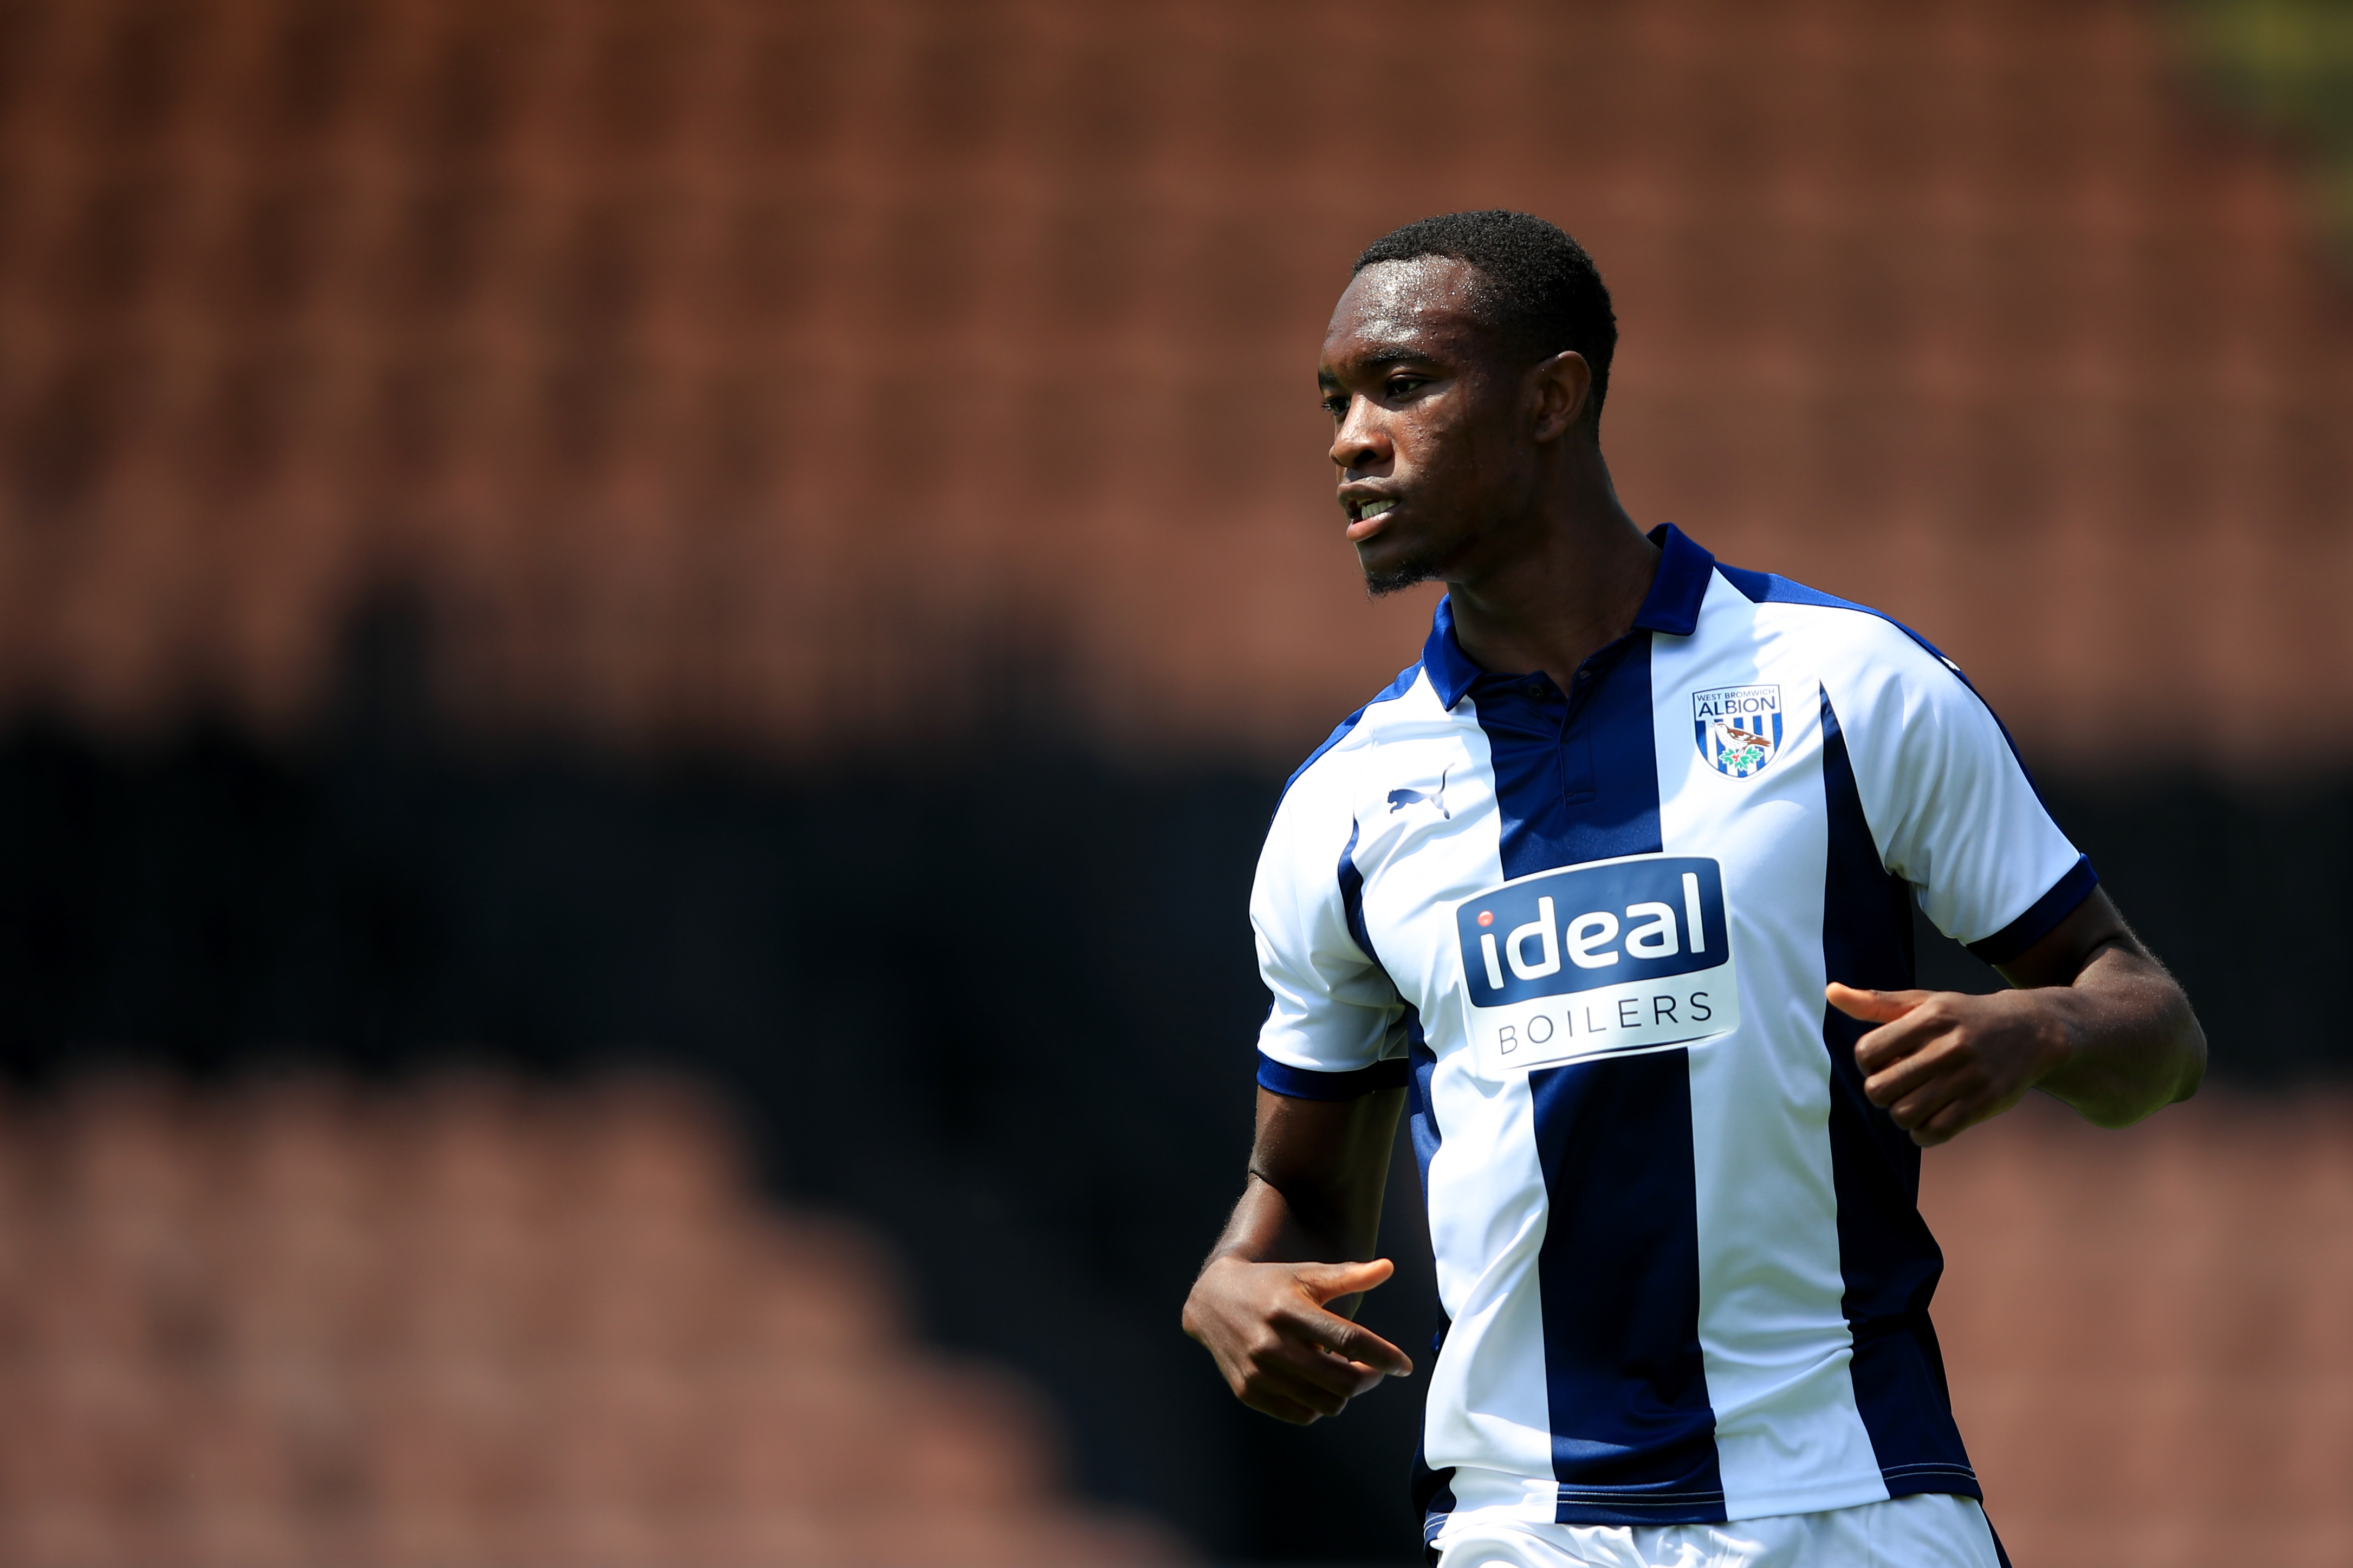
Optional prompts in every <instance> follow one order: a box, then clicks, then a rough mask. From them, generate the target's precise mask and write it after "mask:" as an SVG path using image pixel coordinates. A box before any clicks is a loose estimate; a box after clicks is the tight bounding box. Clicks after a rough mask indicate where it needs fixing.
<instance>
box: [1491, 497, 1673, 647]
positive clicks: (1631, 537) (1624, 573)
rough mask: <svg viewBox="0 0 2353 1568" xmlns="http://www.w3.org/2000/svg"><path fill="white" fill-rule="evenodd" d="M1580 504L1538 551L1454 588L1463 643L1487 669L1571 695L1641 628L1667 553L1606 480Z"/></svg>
mask: <svg viewBox="0 0 2353 1568" xmlns="http://www.w3.org/2000/svg"><path fill="white" fill-rule="evenodd" d="M1577 502H1578V504H1572V505H1564V506H1561V507H1559V508H1557V509H1556V510H1554V511H1553V513H1552V515H1551V516H1550V517H1548V518H1547V519H1546V521H1545V523H1544V524H1543V526H1542V527H1541V528H1539V529H1537V530H1535V531H1534V532H1535V540H1534V548H1532V549H1528V550H1525V551H1522V552H1517V553H1515V554H1514V555H1513V556H1512V558H1511V559H1510V560H1509V561H1508V562H1506V563H1503V564H1501V565H1498V566H1496V567H1494V568H1493V569H1492V570H1489V571H1485V572H1482V573H1481V574H1479V575H1478V576H1477V578H1476V579H1475V580H1466V581H1463V582H1457V583H1449V584H1447V595H1448V597H1449V598H1450V599H1451V601H1452V604H1453V607H1454V637H1455V640H1456V641H1457V642H1459V643H1460V644H1461V646H1462V651H1463V653H1464V654H1465V655H1467V656H1468V657H1469V658H1470V659H1471V662H1472V663H1473V664H1475V665H1477V666H1479V668H1482V669H1485V670H1489V671H1491V672H1493V673H1494V674H1498V675H1531V674H1535V673H1536V672H1537V671H1542V672H1543V673H1545V674H1546V675H1548V676H1550V677H1552V679H1553V680H1554V682H1555V683H1556V684H1557V685H1559V686H1560V687H1561V688H1563V689H1567V686H1568V684H1569V681H1570V680H1571V679H1572V678H1573V677H1574V676H1575V674H1576V671H1577V666H1579V665H1581V664H1583V663H1584V662H1585V661H1586V660H1587V659H1588V658H1591V657H1592V656H1593V655H1594V654H1596V653H1599V651H1600V650H1601V649H1603V648H1605V647H1609V645H1610V644H1611V643H1613V642H1616V641H1617V640H1618V639H1619V638H1620V637H1624V636H1625V635H1626V634H1627V633H1628V632H1629V631H1630V630H1631V629H1632V628H1633V625H1634V617H1635V616H1637V615H1639V614H1640V613H1641V608H1642V601H1643V599H1644V597H1645V596H1646V595H1649V593H1650V591H1651V580H1652V579H1653V578H1655V577H1656V576H1657V575H1658V574H1659V553H1660V552H1659V547H1658V546H1657V545H1655V544H1653V543H1651V542H1650V541H1649V540H1648V539H1646V538H1644V537H1643V535H1642V531H1641V530H1640V529H1639V528H1637V527H1636V526H1635V525H1634V520H1633V519H1632V518H1630V517H1629V516H1627V515H1626V510H1625V508H1623V507H1621V506H1620V505H1619V504H1618V497H1617V495H1616V494H1615V493H1614V492H1613V491H1612V490H1610V489H1609V484H1608V481H1607V479H1604V480H1603V481H1602V484H1601V486H1600V487H1599V493H1598V494H1595V493H1592V492H1590V491H1588V493H1586V494H1584V495H1582V496H1579V497H1578V498H1577Z"/></svg>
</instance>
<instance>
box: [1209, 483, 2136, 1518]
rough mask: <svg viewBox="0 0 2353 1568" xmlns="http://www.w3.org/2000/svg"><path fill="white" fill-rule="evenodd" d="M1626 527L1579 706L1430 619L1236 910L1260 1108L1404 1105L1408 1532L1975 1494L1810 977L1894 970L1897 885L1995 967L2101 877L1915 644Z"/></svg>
mask: <svg viewBox="0 0 2353 1568" xmlns="http://www.w3.org/2000/svg"><path fill="white" fill-rule="evenodd" d="M1652 537H1653V538H1654V539H1655V540H1657V541H1658V542H1660V544H1661V545H1662V558H1661V561H1660V564H1659V572H1658V577H1657V580H1656V581H1655V583H1654V584H1653V585H1652V587H1651V592H1650V594H1649V595H1648V597H1647V598H1646V600H1645V601H1644V603H1643V605H1642V608H1641V614H1640V615H1639V616H1637V617H1636V619H1635V622H1634V629H1633V630H1632V631H1631V632H1630V634H1629V635H1628V636H1627V637H1623V638H1621V639H1620V640H1619V641H1618V642H1616V643H1614V644H1612V645H1610V646H1609V647H1606V648H1604V649H1602V650H1601V651H1600V652H1599V653H1597V654H1595V655H1594V656H1593V657H1592V658H1589V659H1588V660H1587V661H1586V663H1585V665H1584V666H1583V667H1582V668H1579V669H1578V670H1577V673H1576V676H1575V678H1574V679H1572V680H1571V681H1570V683H1569V689H1567V690H1566V691H1564V690H1562V689H1559V688H1558V687H1556V686H1555V685H1554V683H1553V682H1552V681H1551V680H1549V679H1546V678H1545V677H1543V676H1505V675H1493V674H1489V673H1486V672H1484V671H1482V670H1481V669H1479V668H1477V667H1476V666H1474V665H1472V663H1471V662H1470V661H1469V659H1467V658H1465V657H1464V655H1463V653H1462V650H1461V646H1460V645H1459V644H1458V643H1457V642H1456V640H1455V637H1454V633H1453V626H1452V620H1451V612H1450V610H1449V607H1448V605H1446V604H1444V603H1440V605H1439V607H1438V613H1437V616H1436V621H1435V625H1434V626H1433V627H1432V629H1431V631H1430V639H1429V642H1428V644H1427V645H1426V646H1425V647H1424V649H1423V652H1422V657H1421V659H1420V661H1419V663H1418V664H1416V665H1414V666H1413V667H1412V668H1409V669H1407V670H1406V671H1405V672H1404V673H1403V674H1402V675H1400V676H1399V677H1398V679H1397V681H1396V683H1395V684H1394V685H1392V686H1391V687H1390V688H1389V689H1388V690H1386V691H1384V692H1382V693H1381V694H1380V696H1378V697H1377V698H1376V699H1375V700H1373V701H1372V702H1370V703H1368V704H1367V705H1366V707H1365V708H1364V709H1362V710H1360V711H1358V712H1357V713H1356V714H1355V715H1353V716H1352V717H1351V718H1350V719H1349V720H1348V721H1346V722H1345V723H1344V724H1342V725H1341V726H1340V728H1339V729H1338V730H1337V731H1335V733H1334V734H1333V736H1332V738H1331V739H1330V740H1328V741H1326V742H1324V745H1323V747H1322V748H1320V749H1319V750H1318V751H1317V752H1315V754H1314V756H1313V757H1311V758H1309V760H1308V762H1307V763H1306V764H1305V765H1304V766H1303V767H1302V768H1301V769H1300V771H1299V772H1298V773H1296V774H1294V775H1293V778H1292V780H1291V783H1290V784H1289V785H1288V786H1287V787H1286V789H1285V792H1284V795H1283V798H1282V805H1280V806H1279V807H1278V809H1277V811H1276V813H1275V818H1274V823H1273V826H1272V827H1271V830H1270V832H1269V834H1268V837H1267V843H1266V848H1265V851H1264V853H1263V855H1262V856H1261V859H1260V862H1259V869H1258V879H1257V885H1256V888H1255V889H1254V890H1253V892H1252V894H1251V900H1250V918H1251V922H1252V924H1253V925H1254V927H1255V928H1256V931H1257V937H1258V950H1259V962H1260V967H1261V973H1262V974H1263V977H1264V979H1265V982H1266V984H1267V986H1268V988H1269V990H1271V992H1272V994H1273V997H1274V1005H1273V1007H1272V1010H1271V1013H1270V1014H1269V1016H1268V1018H1267V1021H1266V1025H1265V1027H1264V1029H1263V1031H1262V1033H1261V1037H1260V1042H1259V1050H1260V1070H1259V1081H1260V1083H1261V1084H1262V1085H1263V1086H1265V1087H1266V1088H1267V1089H1271V1090H1273V1091H1274V1092H1276V1093H1278V1094H1284V1095H1291V1096H1295V1097H1301V1098H1308V1099H1342V1098H1347V1097H1350V1096H1353V1095H1356V1094H1361V1093H1364V1092H1366V1091H1367V1090H1370V1089H1377V1088H1383V1087H1393V1086H1398V1085H1403V1086H1405V1087H1406V1088H1407V1089H1409V1110H1410V1115H1411V1119H1412V1134H1413V1142H1414V1147H1415V1150H1416V1152H1417V1153H1418V1155H1419V1161H1420V1165H1421V1174H1422V1183H1423V1191H1424V1193H1425V1194H1426V1195H1427V1197H1428V1200H1429V1210H1430V1240H1431V1243H1432V1247H1433V1249H1434V1251H1435V1253H1436V1261H1437V1274H1438V1288H1439V1295H1440V1301H1441V1304H1442V1305H1443V1307H1444V1310H1445V1314H1446V1319H1447V1328H1446V1331H1445V1333H1444V1336H1443V1342H1442V1345H1441V1346H1440V1351H1439V1354H1438V1358H1437V1362H1436V1364H1435V1366H1434V1368H1432V1369H1431V1371H1430V1384H1429V1410H1428V1415H1427V1417H1426V1419H1425V1423H1424V1429H1423V1444H1422V1454H1423V1459H1422V1463H1421V1465H1420V1466H1419V1467H1418V1468H1417V1474H1418V1476H1419V1479H1420V1483H1421V1489H1422V1491H1423V1493H1424V1498H1425V1507H1426V1509H1427V1510H1428V1514H1429V1522H1430V1529H1431V1531H1433V1532H1435V1531H1437V1530H1438V1529H1439V1528H1440V1525H1442V1523H1443V1521H1444V1519H1445V1517H1446V1515H1447V1514H1448V1513H1449V1511H1450V1510H1454V1509H1458V1508H1461V1509H1470V1508H1473V1507H1476V1508H1482V1509H1491V1508H1496V1507H1513V1508H1523V1509H1525V1514H1526V1517H1528V1518H1530V1519H1541V1520H1550V1521H1557V1522H1561V1523H1634V1524H1658V1523H1666V1522H1678V1521H1682V1522H1707V1521H1725V1520H1739V1519H1753V1518H1759V1517H1763V1516H1767V1515H1772V1514H1787V1513H1808V1512H1813V1511H1817V1510H1826V1509H1835V1508H1844V1507H1849V1506H1852V1505H1855V1504H1860V1503H1866V1502H1873V1501H1876V1500H1883V1499H1885V1498H1889V1497H1901V1496H1905V1495H1907V1494H1912V1493H1918V1492H1947V1493H1958V1494H1963V1495H1966V1496H1970V1497H1976V1496H1978V1495H1979V1493H1978V1484H1977V1479H1976V1476H1975V1474H1974V1472H1972V1470H1971V1469H1970V1468H1969V1463H1968V1456H1967V1454H1966V1453H1965V1452H1964V1450H1963V1448H1962V1446H1961V1440H1960V1435H1959V1433H1958V1431H1957V1428H1956V1427H1955V1426H1954V1423H1953V1417H1952V1411H1951V1405H1950V1402H1949V1400H1948V1399H1947V1394H1946V1390H1945V1376H1944V1368H1943V1363H1942V1361H1941V1358H1940V1357H1939V1355H1938V1352H1937V1348H1936V1333H1935V1331H1934V1330H1933V1329H1932V1328H1931V1326H1930V1324H1929V1321H1928V1300H1929V1297H1930V1295H1931V1294H1932V1293H1933V1291H1934V1290H1935V1289H1936V1279H1937V1277H1938V1275H1939V1273H1940V1272H1941V1270H1942V1268H1943V1259H1942V1257H1941V1255H1940V1254H1939V1253H1938V1251H1937V1249H1936V1242H1935V1240H1934V1238H1933V1237H1930V1235H1929V1234H1928V1230H1927V1227H1926V1225H1924V1224H1923V1223H1922V1221H1921V1218H1920V1215H1919V1211H1918V1207H1917V1203H1916V1199H1917V1194H1918V1189H1919V1168H1920V1166H1919V1151H1918V1150H1917V1148H1916V1147H1915V1145H1914V1144H1913V1142H1912V1141H1911V1139H1910V1138H1909V1137H1908V1136H1907V1135H1906V1134H1905V1132H1904V1131H1902V1130H1900V1129H1899V1128H1897V1127H1896V1126H1895V1125H1894V1122H1893V1121H1890V1120H1889V1118H1888V1117H1887V1115H1886V1113H1885V1112H1884V1111H1882V1110H1876V1109H1874V1108H1873V1106H1872V1105H1871V1104H1870V1102H1869V1101H1868V1100H1865V1099H1864V1097H1863V1092H1862V1078H1861V1075H1860V1073H1859V1072H1858V1070H1857V1068H1856V1067H1855V1064H1854V1058H1853V1047H1854V1043H1855V1041H1856V1040H1857V1039H1858V1038H1859V1037H1861V1035H1862V1032H1863V1026H1862V1025H1860V1024H1857V1023H1855V1022H1854V1021H1852V1020H1851V1019H1848V1018H1847V1017H1845V1016H1843V1015H1841V1014H1840V1013H1838V1012H1836V1011H1835V1010H1833V1009H1831V1008H1830V1007H1829V1006H1828V1005H1826V1004H1825V1003H1824V1001H1823V998H1822V987H1823V984H1824V983H1825V982H1826V981H1828V980H1832V979H1836V980H1842V981H1845V982H1847V983H1849V984H1855V985H1862V986H1877V987H1883V988H1899V987H1904V986H1908V985H1910V984H1912V983H1913V955H1912V910H1911V905H1912V901H1913V900H1914V899H1915V898H1916V899H1917V900H1919V902H1920V905H1921V907H1922V908H1923V909H1924V910H1926V913H1927V915H1928V917H1929V919H1931V920H1932V921H1935V922H1936V925H1937V927H1938V928H1939V929H1940V930H1942V931H1946V932H1947V933H1948V934H1950V935H1952V936H1954V937H1956V938H1957V939H1959V940H1961V941H1962V942H1967V943H1968V944H1969V945H1970V947H1971V948H1972V949H1973V950H1974V951H1975V952H1978V954H1979V955H1980V956H1982V957H1985V958H1987V959H1988V960H1989V961H1990V962H1994V963H2000V962H2003V961H2006V960H2008V959H2010V958H2011V957H2014V956H2016V955H2017V954H2019V953H2021V952H2024V951H2025V950H2026V949H2027V948H2028V947H2029V946H2031V945H2032V944H2033V942H2036V941H2037V940H2039V939H2040V938H2041V937H2042V936H2043V935H2044V934H2045V933H2046V932H2048V931H2050V930H2051V929H2052V927H2054V926H2055V925H2057V924H2058V922H2059V921H2061V920H2062V919H2063V918H2064V917H2065V916H2066V915H2067V914H2068V913H2069V912H2070V911H2071V910H2073V909H2074V908H2075V907H2076V906H2077V905H2078V904H2080V903H2081V902H2082V901H2083V900H2084V898H2085V897H2086V896H2087V895H2088V894H2089V893H2090V892H2091V890H2092V888H2093V886H2094V880H2095V879H2094V876H2093V873H2092V869H2091V867H2090V865H2089V863H2088V862H2087V861H2086V860H2084V858H2083V857H2081V856H2080V855H2078V854H2077V853H2076V851H2075V848H2074V847H2073V845H2071V844H2070V843H2069V842H2068V841H2067V839H2066V837H2065V836H2064V835H2063V834H2062V833H2061V832H2060V831H2059V829H2058V827H2057V826H2055V825H2054V824H2053V823H2052V820H2051V817H2050V815H2049V814H2048V812H2046V811H2045V810H2044V808H2043V806H2042V802H2041V800H2040V798H2039V797H2038V796H2037V795H2036V794H2035V791H2034V788H2033V785H2032V784H2031V783H2030V782H2029V780H2028V778H2027V776H2026V774H2025V772H2024V771H2023V769H2022V768H2021V766H2020V763H2019V762H2018V759H2017V756H2016V754H2015V752H2013V751H2012V750H2011V747H2010V742H2009V740H2008V737H2007V736H2006V735H2005V734H2004V732H2003V731H2002V729H2001V726H2000V723H1999V722H1998V721H1996V720H1995V718H1994V716H1993V714H1992V712H1991V711H1990V710H1989V709H1988V708H1987V707H1986V705H1985V703H1984V702H1983V701H1982V700H1979V698H1978V695H1977V694H1976V692H1975V691H1974V690H1972V689H1970V688H1969V686H1968V683H1967V682H1966V681H1964V680H1963V679H1961V677H1960V674H1959V672H1958V670H1957V668H1955V667H1954V666H1953V665H1952V664H1951V663H1950V662H1949V661H1948V660H1946V659H1945V658H1942V656H1940V655H1939V654H1937V653H1936V650H1935V649H1934V648H1932V647H1928V646H1927V644H1926V643H1925V642H1923V641H1921V640H1920V639H1919V638H1917V637H1915V636H1913V635H1912V634H1911V633H1909V632H1907V631H1905V629H1904V628H1903V627H1901V626H1897V625H1896V624H1894V622H1893V621H1890V620H1888V619H1887V618H1885V617H1884V616H1879V615H1877V614H1875V613H1873V612H1872V611H1869V610H1865V609H1862V608H1860V607H1859V606H1856V605H1849V604H1846V603H1844V602H1842V601H1841V600H1837V599H1833V598H1831V597H1830V596H1828V595H1823V594H1820V593H1816V592H1814V591H1813V590H1811V589H1809V588H1804V587H1800V586H1799V585H1798V584H1793V583H1790V582H1788V581H1787V580H1786V579H1783V578H1780V577H1776V576H1770V575H1767V574H1763V573H1755V572H1744V571H1739V570H1736V569H1735V568H1732V567H1726V566H1719V565H1717V564H1716V563H1715V560H1714V558H1713V557H1712V556H1710V555H1709V554H1708V552H1706V551H1704V550H1703V549H1701V548H1700V547H1699V546H1698V545H1696V544H1694V543H1693V542H1691V541H1690V540H1689V539H1687V538H1685V537H1684V536H1683V535H1682V534H1681V533H1680V532H1678V531H1675V530H1674V529H1672V528H1664V529H1662V530H1660V531H1658V532H1657V533H1655V534H1653V535H1652Z"/></svg>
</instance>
